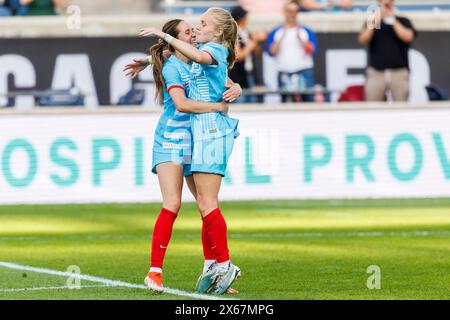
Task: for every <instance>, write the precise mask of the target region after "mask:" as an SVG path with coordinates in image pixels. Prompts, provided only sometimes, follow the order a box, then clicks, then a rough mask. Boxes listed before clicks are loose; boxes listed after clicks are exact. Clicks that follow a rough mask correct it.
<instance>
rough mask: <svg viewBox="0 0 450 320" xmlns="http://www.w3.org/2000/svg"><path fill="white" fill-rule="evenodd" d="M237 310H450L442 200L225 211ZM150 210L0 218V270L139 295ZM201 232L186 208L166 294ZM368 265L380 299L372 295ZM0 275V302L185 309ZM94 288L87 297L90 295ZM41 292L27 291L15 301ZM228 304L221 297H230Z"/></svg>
mask: <svg viewBox="0 0 450 320" xmlns="http://www.w3.org/2000/svg"><path fill="white" fill-rule="evenodd" d="M222 209H223V210H222V211H223V212H224V214H225V216H226V218H227V222H228V229H229V245H230V250H231V254H232V259H233V261H234V262H235V263H236V264H237V265H239V266H240V267H241V269H242V277H241V279H240V280H239V281H238V282H237V283H236V284H235V288H236V289H238V290H240V294H238V295H234V296H233V297H232V298H238V299H449V298H450V272H449V271H450V200H449V199H441V200H401V201H400V200H384V201H264V202H227V203H223V205H222ZM158 212H159V205H157V204H138V205H134V204H133V205H132V204H130V205H120V204H113V205H61V206H3V207H0V261H1V262H10V263H15V264H20V265H25V266H33V267H39V268H47V269H51V270H59V271H66V270H67V268H68V266H70V265H77V266H79V267H80V269H81V273H82V274H87V275H91V276H96V277H102V278H106V279H111V280H121V281H124V282H127V283H131V284H139V285H141V284H142V283H143V278H144V276H145V274H146V272H147V270H148V261H149V249H150V241H151V231H152V228H153V223H154V221H155V218H156V215H157V213H158ZM200 228H201V221H200V218H199V216H198V213H197V211H196V209H195V206H194V205H193V204H185V205H184V206H183V208H182V210H181V212H180V215H179V218H178V219H177V221H176V223H175V227H174V233H173V237H172V241H171V243H170V246H169V249H168V251H167V255H166V260H165V269H164V280H165V281H164V284H165V286H167V287H170V288H174V289H179V290H183V291H184V292H189V293H192V292H193V288H194V286H195V282H196V280H197V277H198V275H199V272H200V271H201V268H202V263H203V262H202V249H201V242H200V241H201V240H200ZM370 265H377V266H379V267H380V269H381V289H380V290H369V289H368V288H367V286H366V282H367V279H368V277H369V276H371V274H368V273H367V268H368V267H369V266H370ZM66 281H67V277H63V276H57V275H49V274H42V273H38V272H31V271H26V270H16V269H11V268H8V267H5V266H0V299H190V297H184V296H177V295H174V294H169V293H164V294H160V295H155V294H153V293H152V292H150V291H148V290H144V289H141V288H128V287H98V285H99V283H95V282H89V281H86V280H83V281H82V282H81V285H82V286H86V287H82V288H81V289H78V290H69V289H64V288H60V289H58V288H53V289H52V287H62V286H65V285H66ZM89 286H94V287H89ZM25 288H26V289H30V288H38V289H35V290H20V289H25ZM227 297H229V296H227Z"/></svg>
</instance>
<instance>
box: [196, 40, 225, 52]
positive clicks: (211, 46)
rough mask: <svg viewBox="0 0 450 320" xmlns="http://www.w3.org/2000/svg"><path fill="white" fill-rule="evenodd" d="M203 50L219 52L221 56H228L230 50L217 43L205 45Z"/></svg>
mask: <svg viewBox="0 0 450 320" xmlns="http://www.w3.org/2000/svg"><path fill="white" fill-rule="evenodd" d="M201 50H206V51H214V52H218V53H221V54H228V49H227V48H226V47H225V46H223V45H221V44H219V43H215V42H208V43H205V44H204V45H203V46H202V48H201Z"/></svg>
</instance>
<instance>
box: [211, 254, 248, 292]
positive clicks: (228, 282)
mask: <svg viewBox="0 0 450 320" xmlns="http://www.w3.org/2000/svg"><path fill="white" fill-rule="evenodd" d="M240 276H241V269H239V267H237V266H235V265H234V264H232V263H231V262H230V264H229V265H228V269H221V268H219V269H218V271H217V279H216V281H215V285H214V286H213V287H212V288H211V290H209V291H208V292H211V293H214V294H224V293H225V292H227V290H228V289H229V288H230V287H231V286H232V284H233V283H234V282H235V281H236V279H237V278H239V277H240Z"/></svg>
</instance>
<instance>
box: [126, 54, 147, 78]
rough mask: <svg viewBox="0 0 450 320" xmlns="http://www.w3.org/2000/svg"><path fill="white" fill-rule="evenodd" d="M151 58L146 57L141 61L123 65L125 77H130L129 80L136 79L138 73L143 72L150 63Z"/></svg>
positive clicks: (136, 60) (134, 60)
mask: <svg viewBox="0 0 450 320" xmlns="http://www.w3.org/2000/svg"><path fill="white" fill-rule="evenodd" d="M151 58H152V57H151V56H148V57H147V58H143V59H133V62H132V63H129V64H127V65H125V67H124V69H123V71H124V72H126V74H125V76H127V77H128V76H131V79H134V78H136V77H137V76H138V74H139V73H141V72H142V71H144V70H145V68H147V67H148V66H149V65H150V64H151V63H152V60H151Z"/></svg>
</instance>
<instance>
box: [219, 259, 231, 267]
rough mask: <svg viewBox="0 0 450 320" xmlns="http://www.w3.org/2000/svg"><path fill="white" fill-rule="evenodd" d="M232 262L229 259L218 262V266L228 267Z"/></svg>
mask: <svg viewBox="0 0 450 320" xmlns="http://www.w3.org/2000/svg"><path fill="white" fill-rule="evenodd" d="M230 262H231V261H230V260H228V261H225V262H221V263H218V264H217V267H218V268H221V269H228V266H229V265H230Z"/></svg>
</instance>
